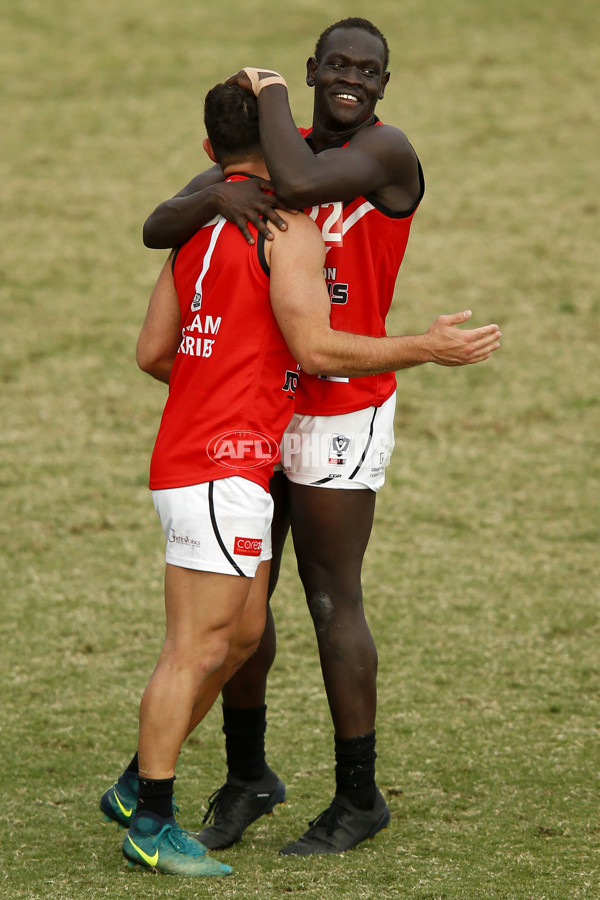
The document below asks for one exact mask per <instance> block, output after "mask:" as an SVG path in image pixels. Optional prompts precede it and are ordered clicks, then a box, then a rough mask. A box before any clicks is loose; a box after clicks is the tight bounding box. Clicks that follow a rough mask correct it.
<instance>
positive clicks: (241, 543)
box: [233, 537, 262, 556]
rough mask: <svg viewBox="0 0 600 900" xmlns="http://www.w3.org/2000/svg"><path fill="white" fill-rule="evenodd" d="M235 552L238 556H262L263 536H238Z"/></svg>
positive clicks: (234, 547)
mask: <svg viewBox="0 0 600 900" xmlns="http://www.w3.org/2000/svg"><path fill="white" fill-rule="evenodd" d="M233 552H234V554H235V555H236V556H260V554H261V552H262V538H245V537H236V539H235V544H234V545H233Z"/></svg>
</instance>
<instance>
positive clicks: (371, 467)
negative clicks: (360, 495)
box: [281, 393, 396, 491]
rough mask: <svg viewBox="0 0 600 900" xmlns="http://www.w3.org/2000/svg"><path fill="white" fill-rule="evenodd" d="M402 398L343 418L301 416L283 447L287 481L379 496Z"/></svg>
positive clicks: (394, 398) (390, 452) (294, 419)
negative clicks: (363, 491)
mask: <svg viewBox="0 0 600 900" xmlns="http://www.w3.org/2000/svg"><path fill="white" fill-rule="evenodd" d="M395 411H396V394H395V393H394V394H392V396H391V397H389V398H388V399H387V400H386V401H385V403H383V404H382V406H369V407H367V408H366V409H359V410H357V411H356V412H351V413H345V414H344V415H340V416H302V415H300V414H299V413H296V414H295V415H294V416H293V417H292V421H291V422H290V424H289V425H288V427H287V429H286V432H285V434H284V436H283V441H282V443H281V463H282V468H283V471H284V472H285V474H286V477H287V478H289V480H290V481H293V482H295V483H296V484H308V485H311V486H313V487H324V488H343V489H344V490H353V489H358V490H365V489H366V488H370V489H371V490H372V491H378V490H380V488H382V487H383V484H384V482H385V469H386V466H388V465H389V463H390V459H391V456H392V450H393V449H394V413H395Z"/></svg>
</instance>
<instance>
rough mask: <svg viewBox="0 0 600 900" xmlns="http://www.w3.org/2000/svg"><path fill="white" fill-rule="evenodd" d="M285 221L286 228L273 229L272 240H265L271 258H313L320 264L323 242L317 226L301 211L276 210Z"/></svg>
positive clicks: (323, 251)
mask: <svg viewBox="0 0 600 900" xmlns="http://www.w3.org/2000/svg"><path fill="white" fill-rule="evenodd" d="M278 213H279V215H280V216H281V218H282V219H283V220H284V221H285V223H286V225H287V229H286V230H285V231H281V230H280V229H275V230H274V231H273V240H272V241H265V244H266V245H267V249H268V250H270V255H271V258H272V259H274V258H277V257H279V258H284V257H293V258H294V259H298V258H299V257H303V258H304V259H306V260H307V262H308V261H310V260H315V262H317V263H318V264H319V265H322V263H323V259H324V256H325V244H324V243H323V237H322V235H321V231H320V229H319V227H318V226H317V225H316V224H315V222H313V220H312V219H311V218H309V216H307V215H306V214H305V213H303V212H297V213H289V212H286V211H285V210H281V209H279V210H278Z"/></svg>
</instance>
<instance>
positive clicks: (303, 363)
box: [296, 349, 333, 375]
mask: <svg viewBox="0 0 600 900" xmlns="http://www.w3.org/2000/svg"><path fill="white" fill-rule="evenodd" d="M296 362H297V363H298V364H299V365H300V368H301V369H302V371H303V372H306V374H307V375H328V374H333V373H332V372H331V371H330V372H328V371H327V369H328V368H329V369H331V360H327V358H326V357H325V356H324V354H322V353H319V352H318V351H316V350H311V349H305V350H302V351H301V352H300V353H297V354H296ZM328 362H329V366H328V365H327V363H328Z"/></svg>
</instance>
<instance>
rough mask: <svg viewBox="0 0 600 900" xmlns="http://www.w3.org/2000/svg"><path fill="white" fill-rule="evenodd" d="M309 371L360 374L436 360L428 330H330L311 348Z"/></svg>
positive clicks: (324, 373)
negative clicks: (376, 333)
mask: <svg viewBox="0 0 600 900" xmlns="http://www.w3.org/2000/svg"><path fill="white" fill-rule="evenodd" d="M305 362H306V363H307V365H304V364H303V363H302V362H301V365H302V368H303V369H305V371H308V372H309V374H319V375H337V376H347V377H359V376H364V375H378V374H380V373H382V372H393V371H396V370H398V369H409V368H412V367H413V366H420V365H423V363H427V362H433V356H432V353H431V348H430V341H429V339H428V336H427V335H426V334H421V335H401V336H397V337H381V338H376V337H367V336H364V335H359V334H350V333H348V332H343V331H334V330H330V331H329V332H328V333H327V334H325V335H323V337H322V338H321V339H320V340H315V341H314V343H313V345H312V346H311V347H310V348H309V350H308V352H307V359H306V361H305Z"/></svg>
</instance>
